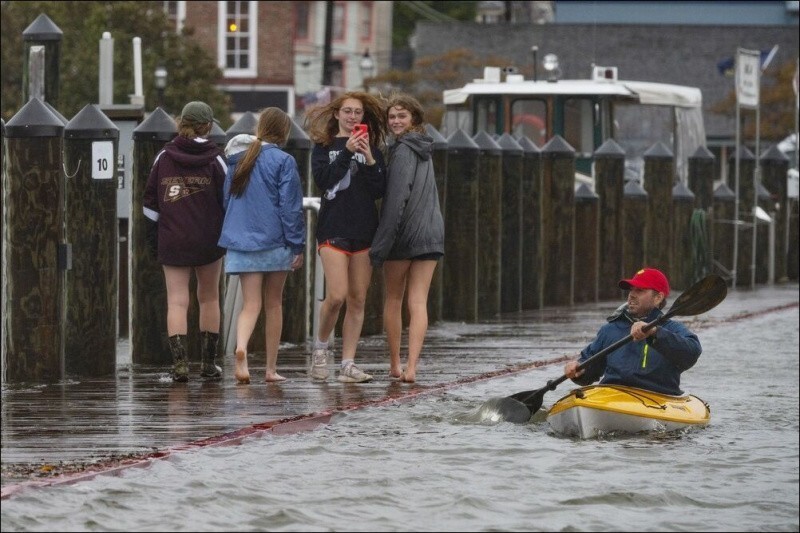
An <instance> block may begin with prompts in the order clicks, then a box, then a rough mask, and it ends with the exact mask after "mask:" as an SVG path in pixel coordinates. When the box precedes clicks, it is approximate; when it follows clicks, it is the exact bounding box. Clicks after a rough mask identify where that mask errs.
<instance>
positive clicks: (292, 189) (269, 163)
mask: <svg viewBox="0 0 800 533" xmlns="http://www.w3.org/2000/svg"><path fill="white" fill-rule="evenodd" d="M243 155H244V152H243V151H242V152H238V153H236V154H234V155H232V156H230V157H229V158H228V172H227V175H226V176H225V186H224V189H223V199H222V201H223V207H224V208H225V220H224V222H223V224H222V235H221V236H220V239H219V245H220V246H222V247H223V248H229V249H231V250H239V251H248V252H252V251H264V250H273V249H275V248H280V247H281V246H288V247H289V248H290V249H291V250H292V253H294V254H295V255H297V254H302V253H303V252H304V251H305V244H306V223H305V217H304V215H303V192H302V186H301V185H300V174H299V172H298V170H297V162H296V161H295V160H294V158H293V157H292V156H290V155H289V154H287V153H286V152H284V151H282V150H281V149H279V148H278V147H277V146H275V145H274V144H264V145H263V146H262V147H261V154H259V156H258V159H256V164H255V165H254V166H253V171H252V173H251V174H250V182H249V183H248V185H247V188H246V189H245V191H244V193H242V195H241V196H232V195H231V182H232V180H233V172H234V170H235V168H236V163H238V162H239V160H240V159H241V157H242V156H243Z"/></svg>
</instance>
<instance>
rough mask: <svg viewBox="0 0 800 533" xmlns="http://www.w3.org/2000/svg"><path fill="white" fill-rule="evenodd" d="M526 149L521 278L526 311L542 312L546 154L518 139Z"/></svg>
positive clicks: (523, 302)
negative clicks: (540, 288)
mask: <svg viewBox="0 0 800 533" xmlns="http://www.w3.org/2000/svg"><path fill="white" fill-rule="evenodd" d="M517 142H519V145H520V146H521V147H522V180H521V181H522V186H521V193H520V196H521V199H522V205H521V210H522V217H521V219H522V229H521V232H520V233H521V239H520V241H521V248H522V250H521V254H520V255H521V260H520V261H521V262H520V269H521V271H522V272H521V276H522V288H521V290H520V292H521V293H522V294H521V300H522V302H521V303H522V309H538V308H539V304H540V297H539V268H541V262H542V258H541V246H540V245H541V242H542V236H541V226H540V223H541V219H540V214H541V211H542V206H541V199H540V198H539V190H540V189H541V186H542V151H541V150H540V149H539V147H538V146H536V145H535V144H534V143H533V141H531V140H530V139H529V138H528V137H526V136H524V135H523V136H521V137H519V138H518V139H517Z"/></svg>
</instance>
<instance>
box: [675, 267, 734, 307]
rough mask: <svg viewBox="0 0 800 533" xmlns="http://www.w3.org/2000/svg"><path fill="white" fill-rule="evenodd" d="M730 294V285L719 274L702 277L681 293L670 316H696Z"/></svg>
mask: <svg viewBox="0 0 800 533" xmlns="http://www.w3.org/2000/svg"><path fill="white" fill-rule="evenodd" d="M727 294H728V285H727V284H726V283H725V280H724V279H722V278H721V277H720V276H718V275H717V274H711V275H709V276H706V277H705V278H703V279H701V280H700V281H698V282H697V283H695V284H694V285H692V286H691V287H689V288H688V289H686V290H685V291H684V292H683V294H681V295H680V296H679V297H678V298H677V299H676V300H675V303H673V304H672V306H671V307H670V309H669V312H668V314H669V315H670V316H674V315H678V316H694V315H699V314H702V313H705V312H706V311H710V310H711V309H714V308H715V307H716V306H717V305H719V303H720V302H722V300H724V299H725V296H727Z"/></svg>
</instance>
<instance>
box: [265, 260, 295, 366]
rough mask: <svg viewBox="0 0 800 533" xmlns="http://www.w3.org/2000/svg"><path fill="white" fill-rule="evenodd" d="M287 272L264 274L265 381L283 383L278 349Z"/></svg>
mask: <svg viewBox="0 0 800 533" xmlns="http://www.w3.org/2000/svg"><path fill="white" fill-rule="evenodd" d="M288 275H289V272H266V273H265V274H264V281H265V283H264V315H265V318H266V327H265V328H264V329H265V330H266V344H265V345H266V349H267V372H266V375H265V376H264V380H265V381H284V380H285V379H286V378H285V377H283V376H281V375H280V374H278V370H277V366H278V347H279V346H280V342H281V330H282V329H283V285H284V283H285V282H286V277H287V276H288Z"/></svg>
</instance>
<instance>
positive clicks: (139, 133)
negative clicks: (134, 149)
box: [133, 107, 178, 141]
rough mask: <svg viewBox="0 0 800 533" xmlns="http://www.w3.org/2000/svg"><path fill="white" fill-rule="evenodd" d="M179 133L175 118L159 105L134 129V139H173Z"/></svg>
mask: <svg viewBox="0 0 800 533" xmlns="http://www.w3.org/2000/svg"><path fill="white" fill-rule="evenodd" d="M177 134H178V126H177V125H176V124H175V120H173V118H172V117H171V116H169V115H168V114H167V112H166V111H164V110H163V109H161V108H160V107H157V108H156V110H155V111H153V112H152V113H150V116H148V117H147V118H146V119H144V120H143V121H142V123H141V124H139V125H138V126H136V129H135V130H133V140H134V141H171V140H172V139H173V138H174V137H175V136H176V135H177Z"/></svg>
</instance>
